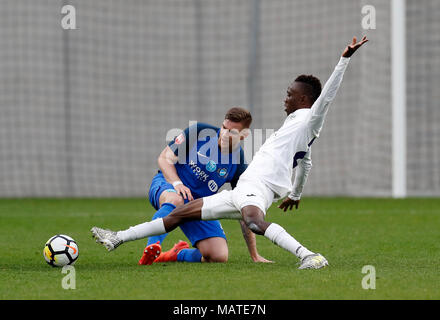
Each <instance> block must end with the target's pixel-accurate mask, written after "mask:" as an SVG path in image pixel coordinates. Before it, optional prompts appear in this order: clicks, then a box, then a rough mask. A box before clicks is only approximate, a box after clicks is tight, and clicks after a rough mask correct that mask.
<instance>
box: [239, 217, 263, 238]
mask: <svg viewBox="0 0 440 320" xmlns="http://www.w3.org/2000/svg"><path fill="white" fill-rule="evenodd" d="M244 222H245V223H246V226H247V227H248V228H249V230H251V231H252V232H253V233H255V234H258V235H264V232H265V231H266V229H267V222H265V221H264V220H261V219H259V218H257V219H255V218H254V217H247V218H244Z"/></svg>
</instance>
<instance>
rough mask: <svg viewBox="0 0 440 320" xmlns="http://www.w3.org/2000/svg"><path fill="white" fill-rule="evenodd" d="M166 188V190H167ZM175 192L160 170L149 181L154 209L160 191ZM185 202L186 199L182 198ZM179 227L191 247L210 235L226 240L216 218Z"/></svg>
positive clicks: (191, 222)
mask: <svg viewBox="0 0 440 320" xmlns="http://www.w3.org/2000/svg"><path fill="white" fill-rule="evenodd" d="M167 190H168V191H167ZM164 191H167V192H176V191H175V189H174V187H173V185H172V184H171V183H169V182H167V181H166V179H165V177H164V176H163V174H162V172H160V171H159V173H158V174H156V175H155V176H154V178H153V180H152V181H151V186H150V190H149V191H148V197H149V199H150V202H151V204H152V205H153V207H154V208H155V209H156V210H159V208H160V207H159V198H160V195H161V194H162V192H164ZM184 201H185V203H187V202H188V200H184ZM180 229H181V230H182V232H183V233H184V234H185V236H186V237H187V238H188V240H189V241H190V242H191V244H192V245H193V247H194V246H195V245H196V243H197V242H198V241H200V240H203V239H207V238H212V237H221V238H224V239H225V240H226V235H225V232H224V231H223V228H222V225H221V224H220V221H218V220H210V221H202V220H196V221H189V222H186V223H184V224H182V225H181V226H180Z"/></svg>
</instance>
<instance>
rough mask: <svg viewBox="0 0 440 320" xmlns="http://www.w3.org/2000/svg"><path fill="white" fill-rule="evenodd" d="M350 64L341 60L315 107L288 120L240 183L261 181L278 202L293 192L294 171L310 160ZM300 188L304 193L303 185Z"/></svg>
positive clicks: (288, 117) (260, 152) (250, 166)
mask: <svg viewBox="0 0 440 320" xmlns="http://www.w3.org/2000/svg"><path fill="white" fill-rule="evenodd" d="M349 61H350V59H349V58H344V57H341V59H340V60H339V63H338V65H337V66H336V68H335V70H334V71H333V73H332V75H331V76H330V78H329V80H328V81H327V82H326V84H325V85H324V88H323V89H322V92H321V95H320V96H319V98H318V99H317V100H316V101H315V103H314V104H313V106H312V107H311V108H305V109H298V110H296V111H295V112H293V113H291V114H290V115H288V116H287V118H286V120H285V121H284V124H283V125H282V127H281V128H280V129H279V130H278V131H276V132H274V133H273V134H272V135H271V136H270V137H269V138H268V139H267V140H266V141H265V143H264V144H263V145H262V146H261V148H260V150H258V152H257V153H256V154H255V155H254V158H253V159H252V162H251V163H250V164H249V166H248V168H247V169H246V171H245V172H244V173H243V174H242V175H241V176H240V180H254V179H257V180H259V181H261V182H262V183H264V184H265V185H266V186H268V187H269V188H270V189H271V190H272V191H273V192H274V194H275V199H279V198H283V197H285V196H286V195H287V194H288V193H289V192H291V191H292V189H293V186H292V174H293V169H294V168H295V167H296V166H297V165H298V163H299V162H300V161H302V159H303V158H304V157H306V158H310V146H311V144H312V143H313V141H314V140H315V139H316V138H317V137H319V133H320V131H321V129H322V126H323V124H324V119H325V116H326V114H327V111H328V107H329V105H330V103H331V102H332V101H333V99H334V98H335V96H336V92H337V91H338V88H339V86H340V84H341V81H342V78H343V75H344V72H345V69H346V68H347V65H348V62H349ZM310 161H311V160H310ZM295 184H297V183H295ZM298 184H299V186H298V188H300V189H301V190H302V186H303V185H301V183H300V182H299V183H298Z"/></svg>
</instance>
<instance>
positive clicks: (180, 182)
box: [172, 180, 183, 188]
mask: <svg viewBox="0 0 440 320" xmlns="http://www.w3.org/2000/svg"><path fill="white" fill-rule="evenodd" d="M179 184H183V182H182V181H180V180H176V181H174V182H173V183H172V185H173V187H174V188H175V187H176V186H178V185H179Z"/></svg>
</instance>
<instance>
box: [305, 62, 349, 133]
mask: <svg viewBox="0 0 440 320" xmlns="http://www.w3.org/2000/svg"><path fill="white" fill-rule="evenodd" d="M349 61H350V58H344V57H341V59H340V60H339V63H338V64H337V65H336V67H335V69H334V71H333V73H332V75H331V76H330V78H329V79H328V80H327V82H326V83H325V85H324V88H323V89H322V91H321V94H320V96H319V97H318V99H317V100H316V101H315V103H314V104H313V106H312V108H311V112H310V119H309V121H308V127H309V130H310V134H311V136H312V137H318V136H319V133H320V131H321V129H322V126H323V124H324V119H325V116H326V114H327V111H328V107H329V105H330V103H331V102H332V101H333V100H334V99H335V96H336V93H337V92H338V89H339V87H340V85H341V82H342V78H343V76H344V72H345V70H346V69H347V65H348V62H349Z"/></svg>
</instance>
